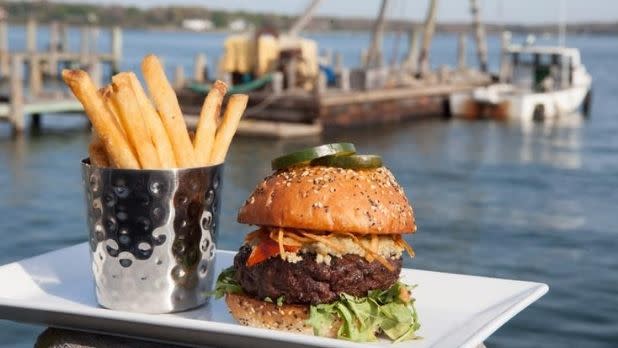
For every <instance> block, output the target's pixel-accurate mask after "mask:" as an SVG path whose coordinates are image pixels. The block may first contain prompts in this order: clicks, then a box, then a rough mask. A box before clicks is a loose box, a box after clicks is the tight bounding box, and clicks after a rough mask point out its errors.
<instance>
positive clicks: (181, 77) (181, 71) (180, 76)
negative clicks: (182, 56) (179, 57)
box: [174, 65, 185, 89]
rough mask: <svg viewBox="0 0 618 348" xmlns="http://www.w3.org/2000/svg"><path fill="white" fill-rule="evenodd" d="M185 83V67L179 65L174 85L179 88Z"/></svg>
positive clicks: (175, 73) (175, 72) (175, 71)
mask: <svg viewBox="0 0 618 348" xmlns="http://www.w3.org/2000/svg"><path fill="white" fill-rule="evenodd" d="M184 85H185V68H184V66H182V65H177V66H176V70H174V87H175V88H177V89H180V88H182V87H183V86H184Z"/></svg>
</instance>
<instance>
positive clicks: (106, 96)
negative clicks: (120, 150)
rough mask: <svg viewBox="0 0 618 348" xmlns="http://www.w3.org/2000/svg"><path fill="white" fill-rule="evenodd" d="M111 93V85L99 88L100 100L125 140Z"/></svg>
mask: <svg viewBox="0 0 618 348" xmlns="http://www.w3.org/2000/svg"><path fill="white" fill-rule="evenodd" d="M112 93H113V88H112V85H111V84H110V85H107V86H105V87H101V88H99V95H100V96H101V98H103V103H105V106H106V107H107V109H108V110H109V112H111V113H112V114H113V115H114V121H115V122H116V125H117V126H118V128H120V130H122V134H123V135H124V137H125V138H126V137H127V134H126V133H125V132H124V128H123V127H122V123H121V122H120V118H118V109H117V108H116V106H115V105H114V103H112V100H111V98H110V97H111V95H112ZM133 154H135V151H133Z"/></svg>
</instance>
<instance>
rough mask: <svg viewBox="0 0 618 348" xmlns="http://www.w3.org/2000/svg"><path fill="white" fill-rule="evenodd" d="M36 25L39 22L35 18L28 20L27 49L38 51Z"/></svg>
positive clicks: (28, 50)
mask: <svg viewBox="0 0 618 348" xmlns="http://www.w3.org/2000/svg"><path fill="white" fill-rule="evenodd" d="M36 27H37V23H36V20H35V19H34V18H28V22H26V51H27V52H36V47H37V46H36Z"/></svg>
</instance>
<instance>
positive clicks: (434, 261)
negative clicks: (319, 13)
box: [0, 29, 618, 348]
mask: <svg viewBox="0 0 618 348" xmlns="http://www.w3.org/2000/svg"><path fill="white" fill-rule="evenodd" d="M10 34H11V45H13V44H14V45H15V46H16V47H17V46H18V45H20V44H22V43H21V42H22V41H23V32H22V31H21V29H17V30H13V31H11V33H10ZM313 37H315V38H316V39H318V41H319V42H320V44H321V45H322V47H326V48H331V49H334V50H339V51H341V52H343V53H344V54H345V60H346V62H347V63H349V64H356V63H358V60H359V58H358V56H359V52H358V51H359V49H360V47H362V46H363V45H365V44H366V42H368V37H367V35H364V34H349V33H341V34H320V35H313ZM20 38H21V39H20ZM517 39H519V38H517ZM222 40H223V36H222V35H218V34H213V35H203V34H186V33H161V32H156V33H155V32H143V31H127V32H125V37H124V41H125V60H124V64H125V67H126V68H131V69H136V68H137V67H138V63H139V59H140V58H141V57H142V56H143V55H144V54H146V53H148V52H154V53H157V54H159V55H161V56H163V57H164V58H165V61H166V62H168V63H173V64H169V66H172V65H175V64H185V65H186V69H189V68H190V66H191V61H192V57H193V55H194V54H195V53H197V52H200V51H205V52H206V53H207V54H208V55H209V58H210V61H211V62H212V61H214V58H215V57H217V56H218V55H219V54H220V51H219V47H220V44H221V42H222ZM393 42H394V36H392V35H391V36H388V37H387V38H386V40H385V47H386V48H388V49H387V50H386V51H387V52H388V51H389V50H390V47H392V43H393ZM455 43H456V37H454V36H448V35H439V36H438V37H437V38H436V41H435V44H434V50H433V54H432V59H433V60H434V62H435V64H436V65H438V64H445V63H450V64H453V63H454V60H455V57H456V54H455V47H456V45H455ZM489 43H490V57H491V58H492V60H493V62H494V63H495V62H496V59H495V58H496V54H497V50H498V40H497V39H496V38H492V39H491V40H490V42H489ZM569 43H570V44H571V45H574V46H576V47H579V48H580V49H581V50H582V53H583V59H584V62H585V63H586V65H587V67H588V69H589V70H590V72H591V74H592V76H593V77H594V102H593V107H592V110H593V114H592V118H591V119H590V120H589V121H581V120H579V119H576V120H575V121H572V122H560V123H557V124H545V125H521V124H503V123H495V122H463V121H458V120H452V121H443V120H433V121H424V122H414V123H407V124H402V125H396V126H385V127H372V128H371V129H357V130H347V131H340V132H337V133H330V134H325V135H322V136H319V137H314V138H308V139H302V140H298V139H297V140H286V141H282V140H263V139H250V138H238V139H236V140H235V141H234V144H233V146H232V148H231V150H230V153H229V156H228V164H227V166H226V176H225V183H224V186H223V194H224V199H223V209H222V216H221V221H222V223H221V239H220V247H221V248H224V249H235V248H237V247H238V245H239V243H240V241H241V239H242V237H243V235H244V234H245V233H246V232H247V231H248V229H247V227H245V226H242V225H239V224H237V223H235V217H236V212H237V209H238V208H239V207H240V205H241V203H242V202H243V200H244V199H245V198H246V197H247V195H248V194H249V193H250V192H251V190H252V189H253V188H254V186H255V184H256V183H257V182H258V181H259V180H260V179H261V178H262V177H263V176H265V175H267V174H268V173H269V160H270V159H271V158H272V157H273V156H274V155H277V154H281V153H283V152H285V151H288V150H290V149H294V148H298V147H300V146H304V145H312V144H319V143H323V142H330V141H336V140H347V141H353V142H355V143H356V144H357V145H358V148H359V149H360V150H361V151H362V152H366V153H379V154H382V155H383V157H384V160H385V162H386V164H387V165H388V166H389V167H390V168H391V169H392V171H393V172H394V173H395V174H396V176H397V178H398V179H399V182H400V183H401V184H402V185H403V186H404V188H405V190H406V192H407V194H408V195H409V197H410V199H411V200H412V202H413V203H414V207H415V211H416V216H417V222H418V225H419V231H418V233H417V234H416V235H414V236H412V237H411V238H410V239H409V240H410V242H411V244H412V245H413V246H414V247H415V249H416V251H417V257H416V258H415V259H414V260H408V261H406V266H407V267H417V268H421V269H429V270H435V271H443V272H456V273H467V274H475V275H484V276H492V277H505V278H516V279H525V280H532V281H539V282H545V283H548V284H549V285H550V288H551V289H550V292H549V293H548V294H547V295H546V296H545V297H543V298H542V299H541V300H540V301H538V302H537V303H535V304H534V305H533V306H531V307H530V308H528V309H526V310H525V311H524V312H522V313H521V314H519V315H518V316H517V317H515V318H514V319H513V320H512V321H510V322H509V323H508V324H506V325H505V326H504V327H503V328H501V329H500V330H499V331H498V332H496V333H495V334H494V335H493V336H492V337H491V338H489V339H488V340H487V342H486V343H487V345H488V347H490V348H494V347H611V346H615V344H616V342H618V296H616V289H617V288H618V277H617V274H618V273H617V271H618V258H617V257H616V256H615V255H616V250H618V238H616V232H617V231H616V226H617V225H618V224H617V223H618V218H617V217H616V211H617V210H616V209H617V208H616V207H617V206H618V204H617V203H618V190H617V188H618V137H616V134H618V117H617V116H618V112H617V111H616V110H618V98H617V96H618V82H617V81H616V78H615V74H616V71H618V45H617V40H616V38H615V37H593V36H580V37H573V38H570V39H569ZM40 44H41V45H44V42H43V43H40ZM100 44H101V47H104V46H105V45H106V44H108V42H107V40H106V39H105V38H103V37H102V38H101V39H100ZM404 46H405V45H404ZM469 47H470V51H472V46H471V45H470V46H469ZM403 51H404V49H402V50H401V52H400V53H402V52H403ZM472 54H473V53H472V52H469V56H470V57H469V60H468V61H469V62H474V58H473V55H472ZM170 71H171V68H170ZM187 71H191V70H187ZM83 124H84V122H83V121H82V120H79V119H77V118H75V117H67V118H66V119H57V118H54V119H50V120H46V119H44V131H43V134H41V135H36V136H35V135H32V136H29V137H28V138H27V139H22V140H18V141H13V140H11V139H10V138H9V137H8V134H9V131H8V126H7V125H5V124H2V125H0V216H1V217H2V218H0V231H1V232H2V234H3V235H4V236H5V238H4V242H3V243H2V244H1V245H0V264H4V263H7V262H12V261H16V260H19V259H22V258H24V257H29V256H33V255H36V254H40V253H43V252H46V251H50V250H54V249H57V248H61V247H65V246H69V245H73V244H76V243H80V242H84V241H86V232H85V228H84V209H83V206H82V192H81V186H80V173H79V166H78V163H79V160H80V159H81V158H82V157H84V156H85V153H86V152H85V151H86V144H87V141H88V136H87V135H86V134H85V133H84V132H83V131H82V128H83ZM420 286H422V284H420ZM453 291H457V289H453ZM42 329H43V328H41V327H36V326H30V325H23V324H15V323H11V322H7V321H4V322H0V347H30V346H32V344H33V342H34V340H35V338H36V336H37V334H38V333H40V332H41V331H42Z"/></svg>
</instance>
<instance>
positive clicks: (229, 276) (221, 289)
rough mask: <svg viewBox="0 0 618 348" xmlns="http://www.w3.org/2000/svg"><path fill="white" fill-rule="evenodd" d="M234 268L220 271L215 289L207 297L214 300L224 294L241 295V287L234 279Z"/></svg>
mask: <svg viewBox="0 0 618 348" xmlns="http://www.w3.org/2000/svg"><path fill="white" fill-rule="evenodd" d="M234 274H235V272H234V267H231V266H230V267H228V268H226V269H224V270H223V271H221V274H219V276H218V277H217V282H216V283H215V289H214V290H213V291H211V292H209V293H208V295H212V296H214V297H215V298H216V299H220V298H221V297H223V296H225V294H228V293H230V294H241V293H242V292H243V291H242V287H240V284H238V282H236V280H235V279H234Z"/></svg>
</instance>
